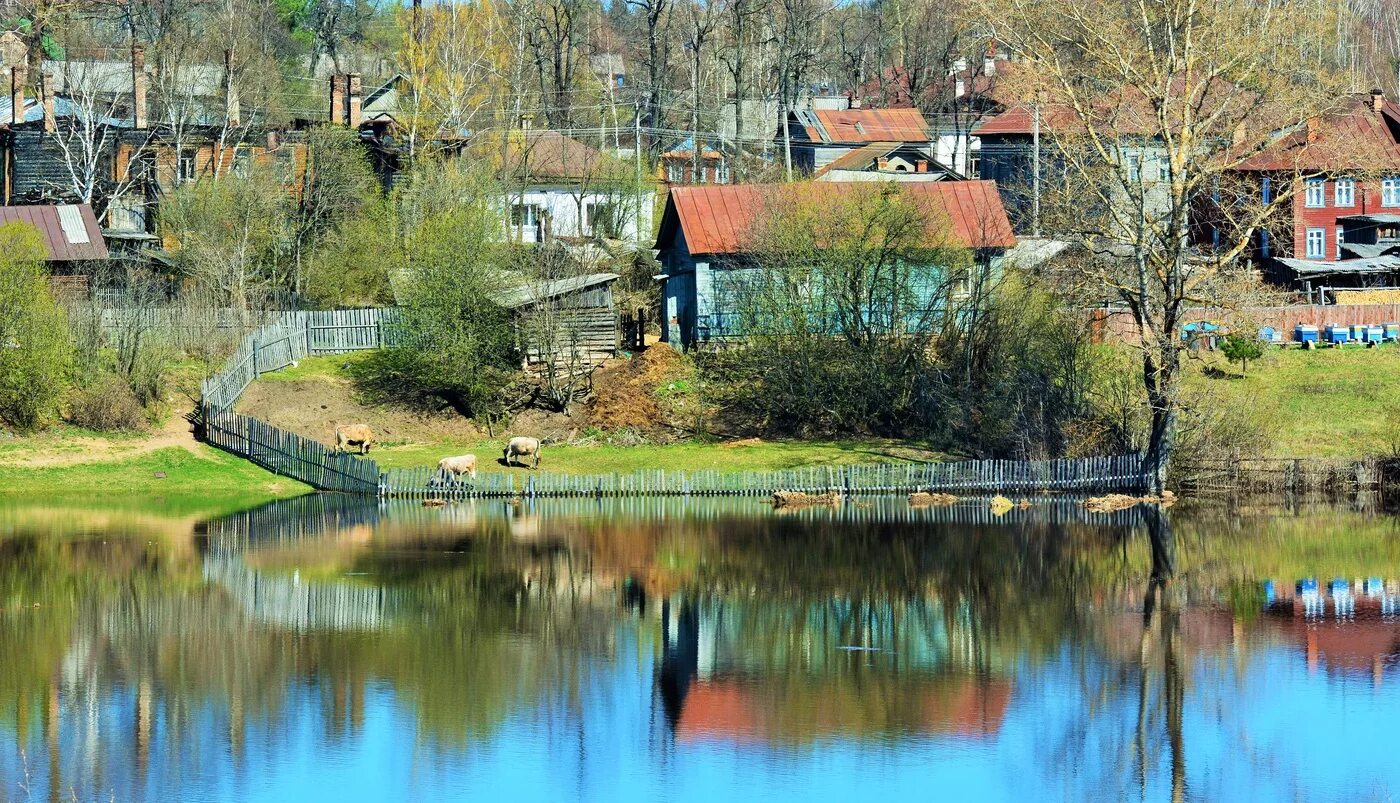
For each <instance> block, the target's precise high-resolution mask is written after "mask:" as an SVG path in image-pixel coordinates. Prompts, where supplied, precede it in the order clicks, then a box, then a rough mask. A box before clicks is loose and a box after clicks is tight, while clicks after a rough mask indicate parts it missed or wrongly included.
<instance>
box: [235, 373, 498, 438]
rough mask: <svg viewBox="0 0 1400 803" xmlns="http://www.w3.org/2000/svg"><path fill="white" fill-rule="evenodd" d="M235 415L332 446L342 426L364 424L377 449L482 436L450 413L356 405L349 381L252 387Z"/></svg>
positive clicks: (256, 383) (264, 383)
mask: <svg viewBox="0 0 1400 803" xmlns="http://www.w3.org/2000/svg"><path fill="white" fill-rule="evenodd" d="M238 412H240V413H243V414H245V415H251V416H256V417H257V418H261V419H262V420H264V421H266V422H267V423H269V424H272V425H273V426H275V427H280V428H282V429H285V430H288V431H290V432H295V433H297V434H298V435H301V436H303V437H307V438H311V439H312V440H318V441H321V442H322V443H333V442H334V438H335V435H334V432H335V428H336V427H337V426H339V425H341V424H368V425H369V426H370V428H371V429H373V430H374V433H375V440H377V441H378V442H379V443H380V444H394V443H426V442H433V441H441V440H472V439H475V438H478V437H480V435H481V432H480V431H479V430H478V429H477V428H476V427H475V426H473V425H472V423H471V422H470V421H468V420H467V419H465V418H463V417H462V416H460V415H458V414H457V413H456V412H454V411H451V410H448V411H445V412H441V413H417V412H413V411H411V410H405V409H402V408H395V407H372V406H367V405H363V404H360V403H359V401H357V400H356V399H355V393H354V388H353V387H352V386H351V384H350V382H349V381H348V380H339V379H321V378H317V379H298V380H290V381H278V382H254V383H253V384H251V385H249V386H248V389H247V390H246V391H244V392H243V398H241V399H240V400H239V402H238Z"/></svg>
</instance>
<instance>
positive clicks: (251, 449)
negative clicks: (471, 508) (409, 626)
mask: <svg viewBox="0 0 1400 803" xmlns="http://www.w3.org/2000/svg"><path fill="white" fill-rule="evenodd" d="M397 320H398V313H397V311H396V310H392V309H360V310H332V311H325V312H287V313H283V314H281V315H280V316H278V317H277V318H275V319H274V320H272V321H271V322H269V323H267V324H266V325H264V326H261V327H259V328H258V329H256V330H254V331H253V332H252V333H251V334H250V335H249V336H248V337H246V338H245V339H244V340H243V342H242V343H241V344H240V345H239V347H238V348H237V350H235V351H234V353H233V355H232V356H231V357H230V358H229V359H228V362H227V363H226V364H225V365H224V368H223V369H222V370H220V371H219V372H218V373H216V374H214V375H212V376H210V377H209V378H207V379H205V380H204V382H203V383H202V384H201V386H200V391H201V396H202V398H201V403H200V411H201V419H202V423H203V429H204V434H205V438H206V440H207V441H208V442H209V443H210V444H212V445H214V446H217V447H219V448H221V449H224V450H226V451H229V452H232V453H233V454H236V455H240V456H242V457H246V458H247V459H249V460H252V461H253V462H254V463H257V464H258V465H260V466H263V467H264V468H266V469H268V470H269V471H273V472H275V473H277V474H281V475H283V476H286V477H291V478H293V479H296V480H299V481H301V482H304V483H306V484H307V485H310V486H311V487H313V488H316V489H318V490H322V491H341V492H346V493H354V494H372V495H376V496H380V497H396V498H406V499H465V498H487V497H514V496H523V497H526V498H535V497H587V496H592V497H636V496H769V495H771V494H772V493H774V492H775V491H805V492H809V493H826V492H829V491H839V492H841V493H843V494H845V495H848V496H855V495H873V494H899V493H911V492H914V491H939V492H946V493H958V494H981V493H1009V494H1029V493H1037V492H1071V493H1073V492H1103V491H1131V490H1138V489H1141V488H1144V487H1146V485H1147V483H1146V478H1145V476H1144V474H1143V472H1142V466H1141V460H1140V458H1139V457H1138V456H1136V455H1117V456H1112V457H1093V458H1084V459H1078V460H968V461H962V462H950V463H873V464H867V465H847V466H819V467H818V466H814V467H806V468H797V469H789V470H786V471H713V470H706V471H689V472H686V471H653V470H648V469H638V470H636V471H633V472H630V473H615V474H600V475H574V474H557V473H553V472H548V471H543V472H530V473H527V474H525V475H523V476H522V475H517V474H516V473H510V472H482V474H481V475H480V476H479V477H478V478H477V479H476V480H472V481H467V482H452V481H449V480H447V479H445V478H443V477H441V476H439V475H438V472H437V469H436V468H433V467H428V466H422V467H418V468H395V469H390V470H388V471H380V469H379V466H378V464H376V463H375V461H373V460H371V459H368V458H360V457H354V456H351V455H346V454H339V453H336V452H335V451H334V450H333V449H330V448H329V447H327V446H325V445H324V444H321V443H318V442H317V441H313V440H311V439H309V438H304V437H302V436H300V435H296V434H295V433H291V432H287V431H285V430H281V429H278V428H277V427H274V426H272V425H271V424H268V423H266V422H264V421H260V420H258V419H256V418H252V417H250V416H245V415H239V414H237V413H234V412H233V406H234V404H235V403H236V402H237V401H238V398H239V396H241V395H242V394H243V391H244V390H245V389H246V388H247V387H248V385H249V384H251V383H252V381H253V380H254V379H257V378H258V377H259V376H261V375H263V374H266V373H270V372H272V371H277V370H280V369H282V368H285V367H287V366H289V365H291V364H292V363H294V362H295V361H297V360H299V359H302V358H304V357H307V356H311V355H317V354H343V353H346V352H352V351H363V350H367V349H376V348H381V347H383V346H385V345H391V344H392V342H391V341H392V338H393V337H394V334H393V333H394V332H395V331H396V328H395V327H393V326H392V324H393V323H394V322H396V321H397Z"/></svg>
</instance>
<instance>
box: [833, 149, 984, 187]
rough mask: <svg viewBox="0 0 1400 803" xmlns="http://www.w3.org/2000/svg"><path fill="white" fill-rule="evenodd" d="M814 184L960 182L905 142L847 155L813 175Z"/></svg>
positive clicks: (950, 170)
mask: <svg viewBox="0 0 1400 803" xmlns="http://www.w3.org/2000/svg"><path fill="white" fill-rule="evenodd" d="M812 178H814V179H815V180H817V181H942V180H944V179H955V180H956V179H961V178H962V176H960V175H958V174H957V173H956V172H954V171H953V170H952V168H949V167H948V166H946V165H944V164H942V163H940V162H938V161H937V160H935V159H932V158H930V157H929V155H928V152H927V151H926V149H924V148H922V147H920V146H918V145H911V144H908V143H904V142H876V143H874V144H871V145H866V146H865V147H862V148H856V149H855V150H851V151H847V152H846V153H844V154H842V155H840V156H838V157H836V158H835V159H833V160H832V161H831V162H830V163H828V164H827V165H826V167H822V168H818V169H817V171H816V172H815V173H813V174H812Z"/></svg>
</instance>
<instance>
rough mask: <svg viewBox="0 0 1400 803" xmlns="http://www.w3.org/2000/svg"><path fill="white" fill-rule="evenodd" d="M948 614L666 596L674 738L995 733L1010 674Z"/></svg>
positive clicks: (875, 605) (916, 605)
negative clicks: (983, 663) (979, 662)
mask: <svg viewBox="0 0 1400 803" xmlns="http://www.w3.org/2000/svg"><path fill="white" fill-rule="evenodd" d="M948 622H949V618H948V617H946V616H945V611H944V610H943V607H942V605H941V604H940V603H938V602H934V601H926V600H911V601H906V602H888V603H887V602H869V603H865V602H860V601H852V600H849V599H844V598H843V599H834V600H828V601H825V602H814V603H811V604H810V605H808V606H805V607H804V606H797V607H796V608H794V606H793V605H792V604H790V603H771V604H765V603H762V602H754V601H750V600H743V601H721V600H714V599H707V600H703V601H695V600H686V599H682V600H667V601H664V602H663V603H662V629H663V633H662V637H663V643H662V656H661V665H660V667H659V668H658V669H659V671H658V674H657V684H658V693H659V695H660V697H661V702H662V707H663V709H664V710H665V712H666V716H667V719H668V721H669V722H670V724H671V726H672V728H673V730H674V732H675V735H676V737H677V738H678V739H681V740H696V739H723V740H737V741H762V742H778V743H794V742H807V741H811V740H814V739H819V738H823V737H829V736H835V735H841V736H851V737H873V736H882V735H894V734H924V735H954V734H956V735H960V736H974V737H976V736H988V735H992V734H994V733H996V731H997V730H998V729H999V728H1000V726H1001V722H1002V720H1003V718H1004V717H1005V714H1006V711H1007V708H1008V706H1009V704H1010V699H1011V685H1010V683H1009V682H1008V681H1006V680H1004V679H1001V678H997V677H995V676H988V674H987V671H986V667H981V668H977V667H974V666H972V665H970V664H969V663H968V660H967V657H966V656H964V655H963V654H962V649H961V644H962V639H964V638H967V637H968V635H969V634H965V633H960V632H959V633H956V634H955V633H950V631H949V629H948V628H949V626H948ZM953 627H954V628H957V627H958V626H957V625H953ZM755 645H763V646H762V647H756V646H755ZM877 690H878V691H877Z"/></svg>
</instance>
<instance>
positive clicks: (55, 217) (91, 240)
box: [0, 204, 107, 262]
mask: <svg viewBox="0 0 1400 803" xmlns="http://www.w3.org/2000/svg"><path fill="white" fill-rule="evenodd" d="M61 210H67V211H61ZM75 215H76V219H75ZM64 217H67V218H68V219H69V227H68V232H65V230H64V226H63V218H64ZM79 222H81V225H82V228H81V229H80V230H75V229H74V226H75V225H77V224H78V223H79ZM5 223H28V224H29V225H31V226H33V227H34V228H36V229H38V230H39V234H40V235H41V236H42V237H43V238H44V244H45V245H47V246H48V249H49V260H50V261H51V262H80V261H83V260H89V259H106V258H107V243H106V242H105V241H104V240H103V239H102V229H101V228H99V227H98V225H97V216H96V215H95V214H93V211H92V207H91V206H89V205H87V204H74V205H69V206H64V205H54V204H47V205H34V206H0V225H3V224H5ZM84 240H86V242H84Z"/></svg>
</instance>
